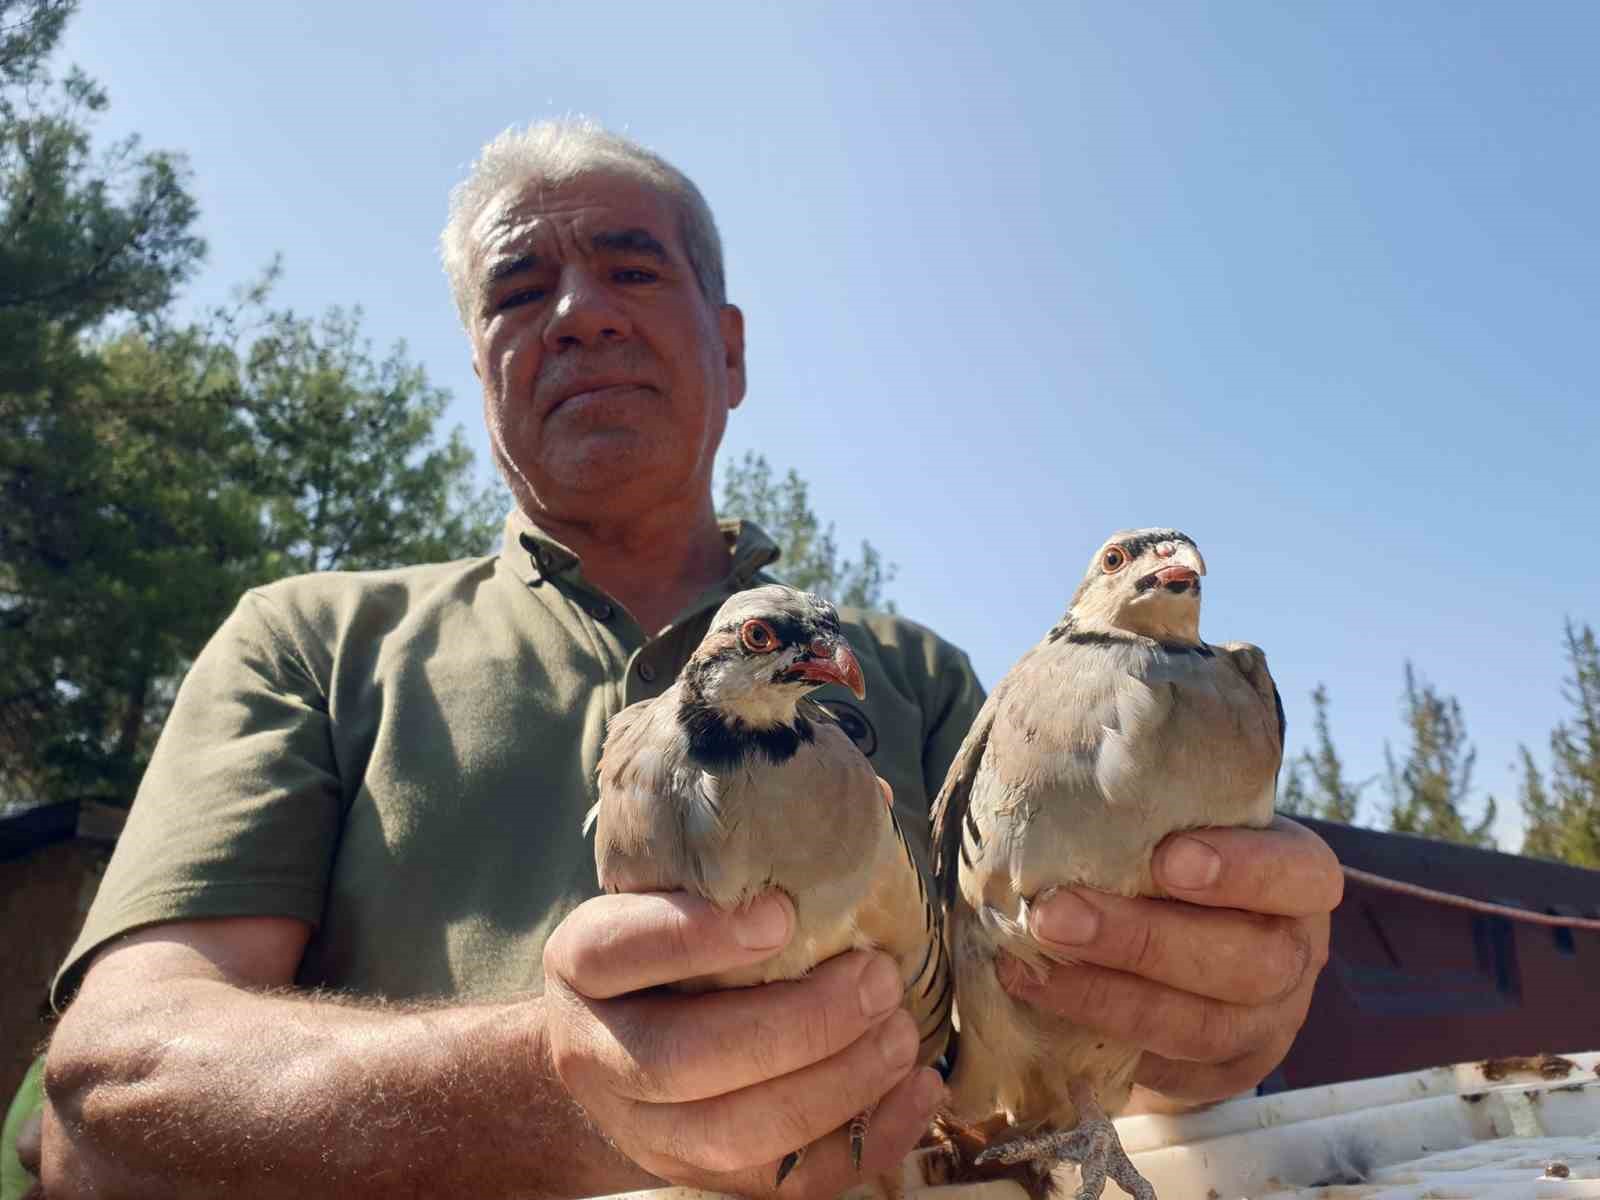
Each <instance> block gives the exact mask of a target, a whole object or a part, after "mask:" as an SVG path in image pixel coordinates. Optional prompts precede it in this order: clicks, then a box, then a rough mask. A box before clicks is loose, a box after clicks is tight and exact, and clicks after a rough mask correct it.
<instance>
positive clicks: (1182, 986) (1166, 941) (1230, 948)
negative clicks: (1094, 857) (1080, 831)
mask: <svg viewBox="0 0 1600 1200" xmlns="http://www.w3.org/2000/svg"><path fill="white" fill-rule="evenodd" d="M1030 922H1031V929H1032V932H1033V935H1034V936H1035V937H1036V938H1038V939H1039V940H1040V942H1041V943H1042V944H1043V946H1044V948H1045V951H1046V953H1049V954H1051V956H1052V957H1054V958H1057V959H1065V960H1067V961H1070V962H1092V963H1096V964H1098V965H1100V966H1103V967H1112V968H1114V969H1116V970H1118V971H1127V972H1129V973H1131V974H1133V975H1138V976H1141V977H1143V978H1145V979H1152V980H1155V981H1156V982H1157V983H1164V984H1167V985H1168V986H1170V987H1174V988H1177V989H1179V990H1180V991H1185V992H1196V993H1198V994H1199V995H1202V996H1210V997H1211V998H1212V999H1214V1000H1225V1001H1227V1002H1228V1003H1230V1004H1267V1003H1271V1002H1273V1001H1276V1000H1281V999H1282V998H1283V997H1284V996H1286V995H1288V994H1289V993H1290V992H1292V991H1293V990H1294V989H1295V988H1296V987H1298V986H1299V985H1300V981H1301V980H1302V979H1303V978H1304V977H1305V973H1306V972H1307V971H1308V970H1309V969H1310V968H1311V966H1312V962H1313V960H1314V958H1315V954H1314V948H1313V946H1312V944H1311V936H1310V931H1309V930H1308V929H1307V928H1306V926H1305V924H1304V923H1303V922H1301V921H1297V920H1293V919H1291V918H1289V917H1269V916H1261V915H1259V914H1257V913H1252V912H1240V911H1238V910H1236V909H1231V908H1201V907H1199V906H1197V905H1193V904H1184V903H1180V902H1174V901H1171V900H1152V899H1141V898H1128V897H1124V896H1115V895H1110V894H1108V893H1106V892H1092V891H1089V890H1087V889H1078V890H1075V891H1064V892H1057V893H1056V894H1054V895H1053V896H1051V897H1049V898H1048V899H1046V900H1044V901H1042V902H1041V903H1040V904H1038V905H1037V906H1035V907H1034V909H1033V911H1032V913H1031V914H1030Z"/></svg>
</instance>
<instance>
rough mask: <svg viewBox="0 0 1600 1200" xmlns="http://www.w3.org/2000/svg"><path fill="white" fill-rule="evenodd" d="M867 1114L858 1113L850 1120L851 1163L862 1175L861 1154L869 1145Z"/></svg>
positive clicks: (857, 1172)
mask: <svg viewBox="0 0 1600 1200" xmlns="http://www.w3.org/2000/svg"><path fill="white" fill-rule="evenodd" d="M868 1115H869V1114H867V1113H857V1114H856V1115H855V1116H853V1117H851V1118H850V1163H851V1165H852V1166H854V1167H855V1169H856V1174H857V1175H859V1174H861V1153H862V1150H863V1149H865V1147H866V1143H867V1116H868Z"/></svg>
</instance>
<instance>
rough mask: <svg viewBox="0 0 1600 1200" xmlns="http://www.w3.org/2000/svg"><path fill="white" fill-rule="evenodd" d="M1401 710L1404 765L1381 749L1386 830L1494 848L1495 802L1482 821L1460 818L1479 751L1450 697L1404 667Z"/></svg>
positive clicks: (1489, 802)
mask: <svg viewBox="0 0 1600 1200" xmlns="http://www.w3.org/2000/svg"><path fill="white" fill-rule="evenodd" d="M1405 680H1406V689H1405V694H1404V696H1403V697H1402V711H1403V713H1404V716H1405V724H1406V729H1407V731H1408V733H1409V735H1410V739H1411V746H1410V749H1409V750H1408V752H1407V754H1406V758H1405V761H1404V762H1403V763H1397V762H1396V761H1395V757H1394V752H1393V751H1392V750H1391V749H1390V748H1389V746H1388V744H1387V743H1386V744H1385V745H1384V750H1383V754H1384V761H1385V764H1386V766H1387V779H1386V784H1387V789H1388V792H1389V800H1390V809H1389V828H1390V829H1393V830H1395V831H1396V832H1399V833H1417V834H1421V835H1422V836H1424V837H1431V838H1438V839H1440V840H1441V841H1447V842H1461V843H1464V844H1466V845H1469V846H1491V847H1492V846H1493V845H1494V838H1493V835H1492V834H1491V833H1490V832H1489V831H1490V829H1491V828H1492V826H1493V825H1494V817H1495V802H1494V797H1492V796H1491V797H1489V798H1488V799H1487V801H1486V802H1485V805H1484V813H1483V818H1482V820H1480V821H1479V822H1478V823H1477V824H1476V825H1469V824H1468V823H1467V819H1466V817H1465V815H1464V813H1465V809H1466V807H1467V805H1468V803H1469V800H1470V797H1471V794H1472V768H1473V765H1474V763H1475V762H1476V761H1477V757H1478V753H1477V750H1476V749H1474V748H1473V746H1472V743H1471V742H1470V741H1469V740H1468V738H1467V728H1466V720H1465V718H1463V716H1462V715H1461V704H1460V702H1459V701H1458V700H1456V698H1455V697H1454V696H1445V695H1443V694H1442V693H1440V692H1439V691H1438V690H1437V689H1436V688H1434V686H1433V685H1432V684H1430V683H1427V682H1425V681H1424V682H1420V683H1419V682H1418V680H1417V677H1416V673H1415V671H1414V670H1413V668H1412V665H1411V664H1410V663H1409V662H1408V663H1406V669H1405Z"/></svg>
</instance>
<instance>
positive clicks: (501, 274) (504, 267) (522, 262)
mask: <svg viewBox="0 0 1600 1200" xmlns="http://www.w3.org/2000/svg"><path fill="white" fill-rule="evenodd" d="M538 265H539V256H538V255H537V254H519V255H517V256H516V257H515V258H502V259H500V260H499V261H498V262H494V263H490V264H489V270H488V271H487V272H485V274H484V283H485V284H490V285H492V284H496V283H499V282H500V281H501V280H502V279H504V278H506V276H508V275H517V274H520V273H521V272H523V271H532V270H533V269H534V268H536V267H537V266H538Z"/></svg>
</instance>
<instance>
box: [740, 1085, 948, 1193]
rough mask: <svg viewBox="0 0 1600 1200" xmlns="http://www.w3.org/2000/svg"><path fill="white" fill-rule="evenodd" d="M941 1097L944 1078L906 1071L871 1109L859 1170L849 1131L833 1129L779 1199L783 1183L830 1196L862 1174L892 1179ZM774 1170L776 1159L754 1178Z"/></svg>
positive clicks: (771, 1174) (765, 1177)
mask: <svg viewBox="0 0 1600 1200" xmlns="http://www.w3.org/2000/svg"><path fill="white" fill-rule="evenodd" d="M944 1096H945V1088H944V1082H943V1080H941V1079H940V1078H939V1073H938V1072H937V1071H935V1070H933V1068H931V1067H923V1068H921V1069H919V1070H915V1071H912V1072H911V1074H909V1075H907V1076H906V1077H905V1078H904V1079H902V1080H901V1081H900V1082H899V1083H897V1084H896V1085H895V1086H894V1087H893V1088H891V1089H890V1090H889V1092H888V1094H887V1095H885V1096H884V1097H883V1099H882V1100H880V1101H878V1106H877V1107H876V1108H875V1109H873V1110H872V1116H871V1118H870V1120H869V1122H868V1125H867V1136H866V1140H865V1142H864V1143H863V1145H862V1150H861V1171H860V1172H859V1173H857V1171H856V1167H855V1163H854V1162H852V1161H851V1158H850V1134H849V1130H848V1129H838V1130H835V1131H834V1132H833V1133H830V1134H829V1135H828V1136H827V1137H825V1138H823V1139H822V1140H821V1141H819V1142H816V1143H814V1144H813V1145H812V1146H811V1148H810V1149H809V1150H807V1151H806V1156H805V1161H804V1162H803V1163H802V1164H801V1165H800V1166H799V1167H798V1168H797V1169H796V1171H795V1173H794V1175H793V1177H792V1178H791V1179H789V1180H787V1181H785V1183H784V1185H783V1188H782V1190H781V1191H779V1193H778V1196H779V1200H788V1192H789V1188H790V1187H791V1186H794V1185H798V1186H799V1189H800V1191H801V1193H802V1194H803V1196H804V1197H806V1198H807V1200H809V1198H811V1197H816V1198H817V1200H832V1198H833V1197H835V1196H838V1195H840V1194H842V1193H843V1192H845V1191H847V1190H848V1189H850V1188H853V1187H856V1186H858V1185H859V1184H860V1183H861V1182H862V1180H863V1178H870V1177H871V1176H873V1175H878V1174H890V1173H892V1176H893V1177H894V1178H896V1179H898V1178H899V1167H900V1162H901V1160H902V1159H904V1158H905V1156H906V1155H907V1154H910V1153H911V1151H912V1150H913V1149H915V1147H916V1144H917V1142H918V1141H920V1140H921V1138H922V1135H923V1134H924V1133H925V1132H927V1128H928V1122H929V1121H931V1120H932V1119H933V1114H934V1110H935V1109H937V1108H938V1106H939V1103H940V1101H941V1100H942V1099H943V1098H944ZM776 1171H777V1163H776V1162H773V1163H768V1164H764V1165H763V1166H762V1167H760V1168H758V1178H760V1179H761V1181H762V1182H763V1183H765V1184H770V1183H771V1181H772V1179H773V1178H774V1177H775V1175H776Z"/></svg>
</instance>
